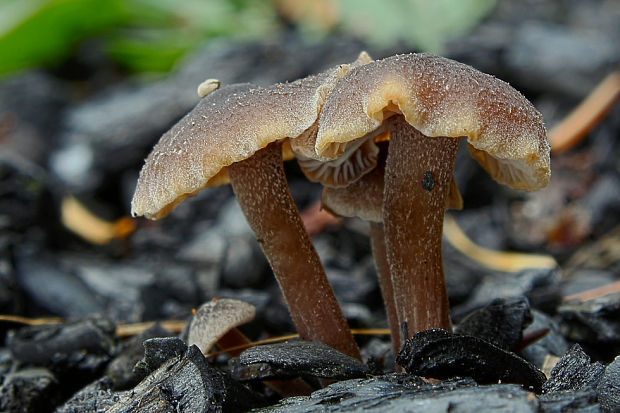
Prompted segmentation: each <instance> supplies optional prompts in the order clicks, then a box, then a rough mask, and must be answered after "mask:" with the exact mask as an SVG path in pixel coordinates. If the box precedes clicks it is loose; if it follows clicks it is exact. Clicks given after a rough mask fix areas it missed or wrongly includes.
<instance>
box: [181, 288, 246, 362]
mask: <svg viewBox="0 0 620 413" xmlns="http://www.w3.org/2000/svg"><path fill="white" fill-rule="evenodd" d="M255 316H256V308H255V307H254V306H253V305H252V304H248V303H246V302H244V301H240V300H234V299H232V298H220V299H217V300H213V301H209V302H208V303H205V304H203V305H202V306H200V308H198V310H196V313H195V314H194V316H193V317H192V321H191V323H190V326H189V332H188V336H187V344H188V345H190V346H191V345H192V344H196V345H197V346H198V348H200V350H201V351H202V353H203V354H207V353H208V352H209V350H211V348H212V347H213V346H214V345H215V343H217V341H218V340H219V339H220V338H222V337H223V336H224V335H225V334H226V333H228V332H229V331H230V330H232V329H233V328H236V327H239V326H241V325H243V324H246V323H249V322H250V321H252V320H253V319H254V317H255Z"/></svg>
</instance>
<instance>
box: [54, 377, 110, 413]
mask: <svg viewBox="0 0 620 413" xmlns="http://www.w3.org/2000/svg"><path fill="white" fill-rule="evenodd" d="M113 385H114V381H113V380H112V379H111V378H110V377H108V376H103V377H102V378H100V379H99V380H96V381H94V382H92V383H90V384H88V385H86V386H84V387H83V388H82V389H81V390H80V391H78V392H76V393H75V394H74V395H73V396H71V398H69V399H68V400H67V401H66V402H65V403H63V404H62V405H61V406H60V407H58V408H57V409H56V410H55V413H78V412H80V413H91V412H92V413H95V412H100V411H106V409H109V408H111V407H112V406H114V405H115V404H116V403H118V401H119V400H120V399H121V394H122V393H114V392H112V386H113Z"/></svg>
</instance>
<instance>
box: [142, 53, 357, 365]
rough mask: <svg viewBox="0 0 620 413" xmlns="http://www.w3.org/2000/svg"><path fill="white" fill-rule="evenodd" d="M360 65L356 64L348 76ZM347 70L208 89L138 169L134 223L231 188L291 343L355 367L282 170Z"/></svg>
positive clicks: (340, 317) (354, 348)
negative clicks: (289, 323) (277, 291)
mask: <svg viewBox="0 0 620 413" xmlns="http://www.w3.org/2000/svg"><path fill="white" fill-rule="evenodd" d="M366 61H368V59H367V58H365V57H364V55H361V56H360V58H359V59H358V60H357V61H356V62H354V63H353V66H356V65H358V64H364V62H366ZM349 68H350V66H349V65H341V66H339V67H336V68H334V69H330V70H328V71H325V72H323V73H320V74H318V75H316V76H310V77H307V78H304V79H300V80H297V81H295V82H291V83H284V84H276V85H273V86H270V87H267V88H261V87H255V86H252V85H249V84H245V85H232V86H226V87H222V88H219V89H218V88H214V87H212V86H210V85H213V83H214V82H212V81H209V82H207V85H206V86H205V87H204V88H201V91H202V92H210V93H208V94H207V95H206V96H205V97H204V98H203V99H202V100H201V101H200V102H199V103H198V105H197V106H196V107H195V108H194V109H193V110H192V111H191V112H190V113H188V114H187V115H186V116H185V117H184V118H183V119H181V120H180V121H179V122H178V123H177V124H176V125H174V126H173V127H172V129H170V130H169V131H168V132H166V133H165V134H164V136H163V137H162V138H161V140H160V141H159V143H158V144H157V145H156V146H155V147H154V149H153V151H152V152H151V154H150V155H149V156H148V158H147V159H146V161H145V165H144V167H143V169H142V171H141V172H140V177H139V179H138V184H137V187H136V192H135V194H134V198H133V201H132V214H133V215H134V216H138V215H144V216H146V217H147V218H152V219H157V218H161V217H164V216H165V215H166V214H168V213H169V212H170V211H171V210H172V209H173V208H174V207H175V206H176V205H177V204H178V203H179V202H182V201H183V200H184V199H186V198H188V197H190V196H192V195H195V194H196V193H197V192H199V191H200V190H201V189H203V188H205V187H207V186H217V185H219V184H223V183H227V182H230V183H231V184H232V187H233V191H234V192H235V195H236V197H237V200H238V201H239V204H240V205H241V208H242V210H243V212H244V214H245V216H246V218H247V220H248V223H249V224H250V227H251V228H252V230H253V231H254V233H255V235H256V237H257V238H258V241H259V244H260V245H261V248H262V249H263V251H264V253H265V255H266V257H267V259H268V260H269V263H270V264H271V268H272V269H273V272H274V274H275V276H276V278H277V280H278V283H279V285H280V288H281V290H282V293H283V296H284V299H285V300H286V302H287V304H288V307H289V311H290V313H291V317H292V319H293V322H294V324H295V326H296V328H297V331H298V333H299V335H300V336H301V337H302V338H303V339H304V340H317V341H320V342H322V343H324V344H327V345H329V346H331V347H334V348H336V349H337V350H339V351H341V352H343V353H345V354H348V355H350V356H352V357H356V358H359V357H360V355H359V350H358V348H357V344H356V343H355V340H354V339H353V337H352V335H351V333H350V330H349V327H348V325H347V323H346V320H345V318H344V316H343V315H342V312H341V310H340V307H339V306H338V302H337V301H336V298H335V296H334V293H333V291H332V289H331V286H330V285H329V283H328V281H327V277H326V276H325V271H324V270H323V267H322V265H321V263H320V261H319V258H318V256H317V254H316V251H315V250H314V247H313V246H312V243H311V242H310V237H309V236H308V234H307V232H306V231H305V229H304V227H303V224H302V221H301V219H300V217H299V212H298V210H297V208H296V206H295V203H294V202H293V199H292V197H291V195H290V192H289V189H288V184H287V181H286V176H285V174H284V169H283V165H282V153H283V151H286V145H287V144H286V142H287V140H288V138H291V139H294V138H297V137H300V135H304V134H308V133H310V132H309V131H312V127H313V125H315V122H316V120H317V117H318V114H319V112H320V110H321V107H322V104H323V103H324V101H325V97H326V96H327V93H328V92H329V90H330V89H331V87H333V85H334V84H335V83H336V82H337V80H338V79H339V78H341V77H342V76H343V75H344V74H345V73H346V72H347V71H348V70H349ZM213 89H216V90H213ZM283 142H284V143H283ZM308 142H311V143H312V144H313V143H314V140H310V141H308Z"/></svg>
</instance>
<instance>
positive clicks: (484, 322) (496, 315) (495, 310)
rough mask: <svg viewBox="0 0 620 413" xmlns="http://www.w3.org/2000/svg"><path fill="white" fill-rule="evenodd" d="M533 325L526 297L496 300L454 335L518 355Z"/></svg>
mask: <svg viewBox="0 0 620 413" xmlns="http://www.w3.org/2000/svg"><path fill="white" fill-rule="evenodd" d="M531 322H532V314H531V313H530V303H529V301H528V300H527V298H525V297H514V298H497V299H495V300H493V301H491V303H489V304H488V305H487V306H485V307H483V308H481V309H479V310H476V311H473V312H472V313H471V314H469V315H468V316H467V317H465V318H464V319H463V320H462V321H461V322H460V323H459V324H458V325H457V326H456V328H455V332H456V333H459V334H464V335H470V336H474V337H478V338H481V339H483V340H485V341H487V342H489V343H491V344H495V345H496V346H497V347H499V348H501V349H503V350H506V351H512V352H516V351H517V350H519V347H520V346H521V341H522V339H523V331H524V330H525V328H526V327H527V326H528V325H529V324H530V323H531Z"/></svg>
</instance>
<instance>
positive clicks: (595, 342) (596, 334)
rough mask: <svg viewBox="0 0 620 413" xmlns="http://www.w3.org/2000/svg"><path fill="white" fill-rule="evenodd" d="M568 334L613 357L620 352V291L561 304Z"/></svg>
mask: <svg viewBox="0 0 620 413" xmlns="http://www.w3.org/2000/svg"><path fill="white" fill-rule="evenodd" d="M558 312H559V314H560V316H561V317H562V328H563V332H564V334H565V335H566V336H567V337H568V338H569V339H570V340H573V341H576V342H581V343H584V344H585V345H587V346H588V348H591V349H592V350H594V351H595V352H596V353H597V354H598V356H599V357H601V358H602V359H604V360H610V359H612V358H613V357H614V356H616V355H617V354H618V353H619V352H620V293H613V294H607V295H605V296H602V297H598V298H594V299H591V300H586V301H574V302H568V303H565V304H563V305H561V306H560V307H559V308H558Z"/></svg>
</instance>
